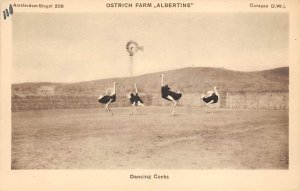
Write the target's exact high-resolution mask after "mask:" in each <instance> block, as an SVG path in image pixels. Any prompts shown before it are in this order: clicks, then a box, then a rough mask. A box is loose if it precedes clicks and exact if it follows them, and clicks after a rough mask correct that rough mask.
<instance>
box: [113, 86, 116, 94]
mask: <svg viewBox="0 0 300 191" xmlns="http://www.w3.org/2000/svg"><path fill="white" fill-rule="evenodd" d="M115 93H116V84H114V92H113V94H115Z"/></svg>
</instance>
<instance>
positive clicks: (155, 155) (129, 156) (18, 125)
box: [12, 107, 289, 169]
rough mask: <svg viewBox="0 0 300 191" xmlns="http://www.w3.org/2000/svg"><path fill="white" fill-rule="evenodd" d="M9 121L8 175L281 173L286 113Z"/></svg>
mask: <svg viewBox="0 0 300 191" xmlns="http://www.w3.org/2000/svg"><path fill="white" fill-rule="evenodd" d="M176 111H177V115H176V116H173V117H172V116H169V114H168V112H169V108H168V107H144V108H139V109H138V110H137V112H138V114H137V115H133V116H131V115H129V108H113V112H114V115H113V116H107V114H106V113H105V110H104V109H103V108H99V109H78V110H76V109H74V110H48V111H33V112H30V111H28V112H13V113H12V169H95V168H97V169H126V168H127V169H128V168H163V169H287V168H288V160H289V159H288V111H286V110H228V109H222V110H219V111H215V112H211V113H205V112H204V110H203V109H200V108H199V107H190V108H187V107H178V108H177V110H176Z"/></svg>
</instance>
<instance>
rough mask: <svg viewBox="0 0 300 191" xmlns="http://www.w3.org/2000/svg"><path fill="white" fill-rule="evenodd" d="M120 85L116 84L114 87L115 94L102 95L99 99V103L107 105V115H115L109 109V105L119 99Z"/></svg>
mask: <svg viewBox="0 0 300 191" xmlns="http://www.w3.org/2000/svg"><path fill="white" fill-rule="evenodd" d="M117 84H118V83H117V82H114V87H113V92H112V93H108V95H105V96H103V95H100V96H99V98H98V101H99V102H100V103H102V104H105V108H106V111H107V114H111V115H113V113H111V111H110V109H109V104H110V103H112V102H115V101H116V99H117V95H116V85H117Z"/></svg>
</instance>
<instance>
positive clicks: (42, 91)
mask: <svg viewBox="0 0 300 191" xmlns="http://www.w3.org/2000/svg"><path fill="white" fill-rule="evenodd" d="M54 89H55V87H54V86H41V87H39V88H38V89H37V94H38V95H53V94H54Z"/></svg>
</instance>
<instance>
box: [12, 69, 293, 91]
mask: <svg viewBox="0 0 300 191" xmlns="http://www.w3.org/2000/svg"><path fill="white" fill-rule="evenodd" d="M161 73H163V74H164V75H165V81H166V83H167V84H168V85H169V86H170V87H171V88H172V89H173V90H177V89H179V90H182V91H184V92H186V93H203V92H205V91H207V90H210V89H212V87H213V86H217V87H219V90H220V91H221V92H223V93H224V92H256V91H257V92H278V91H285V92H286V91H288V84H289V68H288V67H282V68H276V69H270V70H263V71H257V72H240V71H232V70H227V69H221V68H210V67H193V68H192V67H190V68H183V69H176V70H170V71H165V72H160V73H151V74H145V75H141V76H137V77H124V78H111V79H102V80H94V81H87V82H76V83H47V82H37V83H20V84H12V95H34V94H37V89H38V88H39V87H41V86H52V87H54V94H55V95H70V94H76V95H99V94H103V93H104V92H105V90H106V89H107V88H110V87H111V86H112V83H113V82H114V81H117V82H119V86H118V89H117V93H121V94H123V93H128V92H129V91H130V90H132V89H133V84H134V82H137V83H138V87H139V91H140V92H144V93H147V94H155V93H160V77H159V74H161Z"/></svg>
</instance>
